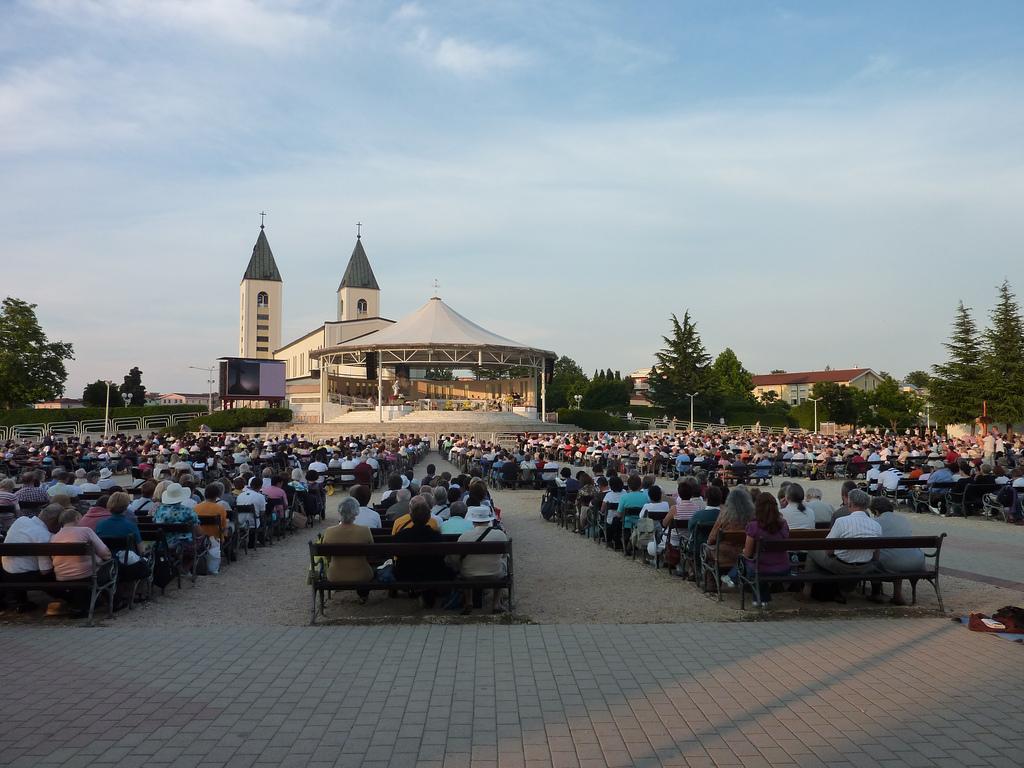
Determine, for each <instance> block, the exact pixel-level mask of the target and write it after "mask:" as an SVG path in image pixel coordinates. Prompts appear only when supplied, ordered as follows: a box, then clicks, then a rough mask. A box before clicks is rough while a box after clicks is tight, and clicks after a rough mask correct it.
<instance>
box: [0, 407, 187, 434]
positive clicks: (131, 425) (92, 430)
mask: <svg viewBox="0 0 1024 768" xmlns="http://www.w3.org/2000/svg"><path fill="white" fill-rule="evenodd" d="M205 413H206V409H205V408H204V409H200V410H196V411H187V412H182V413H160V414H155V415H153V416H122V417H119V418H114V419H111V420H110V425H109V428H108V427H107V426H106V425H105V424H104V421H103V419H84V420H82V421H53V422H50V423H49V424H13V425H10V426H0V440H42V439H43V438H44V437H46V436H47V435H65V436H70V437H86V436H95V435H103V434H112V433H117V432H149V431H155V430H157V429H161V428H163V427H168V426H170V425H171V424H180V423H182V422H185V421H188V420H190V419H194V418H195V417H196V416H202V415H204V414H205Z"/></svg>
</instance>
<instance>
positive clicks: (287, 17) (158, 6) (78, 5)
mask: <svg viewBox="0 0 1024 768" xmlns="http://www.w3.org/2000/svg"><path fill="white" fill-rule="evenodd" d="M31 3H32V5H33V7H35V8H36V9H38V10H40V11H43V12H45V13H48V14H51V15H53V16H55V17H57V18H59V19H61V20H63V21H65V22H67V23H74V24H87V25H98V26H105V25H108V24H118V25H124V26H126V27H129V28H131V29H134V28H135V27H136V26H137V25H140V24H141V25H149V26H152V27H155V28H165V29H170V30H175V31H181V32H187V33H189V34H194V35H197V36H202V37H206V38H212V39H217V40H221V41H225V42H229V43H232V44H235V45H242V46H255V47H260V48H267V49H274V48H283V47H286V46H288V45H291V44H293V43H296V42H301V41H303V40H305V39H307V38H309V37H310V36H312V35H314V34H316V33H317V32H319V31H322V30H323V29H324V27H323V24H322V21H321V20H319V19H317V18H315V17H314V16H311V15H307V14H304V13H302V12H301V10H299V9H300V8H301V6H300V5H299V4H297V3H295V2H287V1H283V2H274V1H273V0H31Z"/></svg>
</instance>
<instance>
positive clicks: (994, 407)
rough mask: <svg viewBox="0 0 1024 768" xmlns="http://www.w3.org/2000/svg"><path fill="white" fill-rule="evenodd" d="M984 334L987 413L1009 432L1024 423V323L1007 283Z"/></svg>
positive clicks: (984, 376)
mask: <svg viewBox="0 0 1024 768" xmlns="http://www.w3.org/2000/svg"><path fill="white" fill-rule="evenodd" d="M989 317H990V318H991V325H989V327H988V328H987V329H986V330H985V332H984V334H983V345H982V346H983V349H982V363H983V373H982V376H983V382H984V392H985V398H986V400H987V401H988V414H989V416H991V417H992V418H993V420H994V421H996V422H997V423H1001V424H1005V425H1006V428H1007V430H1008V431H1009V430H1010V429H1012V426H1013V424H1015V423H1018V422H1020V421H1024V324H1022V322H1021V316H1020V306H1019V305H1018V304H1017V299H1016V297H1014V295H1013V291H1011V290H1010V284H1009V282H1007V281H1006V280H1004V281H1003V284H1002V285H1001V286H999V298H998V300H997V302H996V305H995V307H994V308H993V309H992V312H991V313H990V314H989Z"/></svg>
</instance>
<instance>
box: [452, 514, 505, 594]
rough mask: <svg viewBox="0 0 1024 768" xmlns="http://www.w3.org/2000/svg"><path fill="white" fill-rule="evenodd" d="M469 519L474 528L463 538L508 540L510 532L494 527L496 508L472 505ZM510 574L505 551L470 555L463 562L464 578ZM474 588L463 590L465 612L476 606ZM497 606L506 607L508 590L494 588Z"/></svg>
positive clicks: (466, 539) (476, 540) (462, 574)
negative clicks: (506, 533)
mask: <svg viewBox="0 0 1024 768" xmlns="http://www.w3.org/2000/svg"><path fill="white" fill-rule="evenodd" d="M466 519H467V520H468V521H469V522H471V523H472V524H473V528H472V529H471V530H468V531H466V532H465V533H464V534H462V535H461V536H459V541H460V542H479V541H487V542H501V541H508V536H507V535H505V532H504V531H503V530H501V529H500V528H495V527H494V511H493V510H492V509H491V508H490V507H484V506H480V507H470V508H469V510H468V511H467V512H466ZM507 574H508V563H507V561H506V559H505V556H504V555H497V554H495V555H466V556H465V557H463V558H462V559H461V561H460V563H459V576H460V577H461V578H463V579H467V580H472V579H493V578H495V577H500V576H505V575H507ZM472 591H473V590H472V589H467V590H465V592H464V594H463V603H462V604H463V606H464V607H463V609H462V612H463V613H470V612H471V611H472V610H473V601H472ZM493 591H494V597H493V610H494V612H495V613H497V612H499V611H501V610H502V604H503V601H504V594H503V593H504V590H493Z"/></svg>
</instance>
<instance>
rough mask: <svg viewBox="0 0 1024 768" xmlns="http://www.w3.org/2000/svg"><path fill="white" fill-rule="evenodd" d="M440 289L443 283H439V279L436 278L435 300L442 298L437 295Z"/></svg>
mask: <svg viewBox="0 0 1024 768" xmlns="http://www.w3.org/2000/svg"><path fill="white" fill-rule="evenodd" d="M440 287H441V283H439V282H438V281H437V278H436V277H435V278H434V298H435V299H437V298H440V297H439V296H438V295H437V291H438V289H439V288H440Z"/></svg>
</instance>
